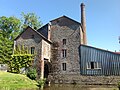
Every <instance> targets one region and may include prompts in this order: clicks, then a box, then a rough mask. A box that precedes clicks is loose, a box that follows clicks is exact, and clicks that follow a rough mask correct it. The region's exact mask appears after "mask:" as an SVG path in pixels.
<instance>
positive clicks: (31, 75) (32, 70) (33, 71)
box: [26, 68, 37, 80]
mask: <svg viewBox="0 0 120 90" xmlns="http://www.w3.org/2000/svg"><path fill="white" fill-rule="evenodd" d="M26 75H27V77H29V78H30V79H32V80H35V79H36V77H37V72H36V69H35V68H29V69H28V71H27V73H26Z"/></svg>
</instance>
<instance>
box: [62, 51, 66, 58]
mask: <svg viewBox="0 0 120 90" xmlns="http://www.w3.org/2000/svg"><path fill="white" fill-rule="evenodd" d="M66 56H67V50H66V49H63V50H62V57H64V58H65V57H66Z"/></svg>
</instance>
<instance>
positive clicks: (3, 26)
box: [0, 16, 21, 63]
mask: <svg viewBox="0 0 120 90" xmlns="http://www.w3.org/2000/svg"><path fill="white" fill-rule="evenodd" d="M20 25H21V22H20V20H19V19H17V18H16V17H5V16H2V17H0V62H2V63H7V62H9V59H10V57H11V54H12V48H13V40H14V38H15V37H16V36H17V35H18V34H19V32H20Z"/></svg>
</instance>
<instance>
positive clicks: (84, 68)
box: [79, 45, 120, 76]
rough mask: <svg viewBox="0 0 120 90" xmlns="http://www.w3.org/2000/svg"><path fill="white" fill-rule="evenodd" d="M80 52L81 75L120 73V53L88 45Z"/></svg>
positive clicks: (81, 48) (82, 47) (80, 49)
mask: <svg viewBox="0 0 120 90" xmlns="http://www.w3.org/2000/svg"><path fill="white" fill-rule="evenodd" d="M79 52H80V57H81V58H80V73H81V75H91V76H95V75H96V76H98V75H99V76H100V75H105V76H111V75H115V76H118V75H120V54H116V53H115V52H110V51H107V50H103V49H99V48H95V47H91V46H86V45H81V46H80V48H79Z"/></svg>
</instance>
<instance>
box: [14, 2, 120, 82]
mask: <svg viewBox="0 0 120 90" xmlns="http://www.w3.org/2000/svg"><path fill="white" fill-rule="evenodd" d="M82 44H83V45H86V44H87V36H86V21H85V5H84V4H83V3H82V4H81V23H79V22H77V21H75V20H73V19H71V18H69V17H67V16H62V17H59V18H57V19H54V20H52V21H50V22H49V23H48V24H46V25H44V26H43V27H41V28H40V29H38V30H34V29H32V28H31V27H27V28H26V29H25V31H24V32H23V33H21V34H20V35H19V36H18V37H17V38H16V39H15V41H14V48H15V47H16V46H17V45H20V46H21V45H24V46H25V47H28V49H29V53H30V52H31V47H35V53H36V56H35V59H34V62H35V64H34V65H35V66H36V67H37V71H38V76H39V77H38V78H44V77H45V78H48V80H49V81H51V82H53V83H79V84H116V83H117V82H118V81H119V80H120V77H119V76H104V75H101V76H90V75H89V76H87V75H86V76H85V75H84V76H82V72H80V70H81V68H83V67H82V64H83V63H81V62H80V60H81V57H83V56H84V54H85V52H84V51H83V53H84V54H83V56H81V50H80V45H82ZM86 56H87V55H86ZM84 58H86V57H84ZM87 58H89V57H87ZM91 60H92V59H91ZM88 61H89V60H88ZM83 62H84V60H83ZM84 69H86V65H85V67H84ZM91 70H93V69H91Z"/></svg>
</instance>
